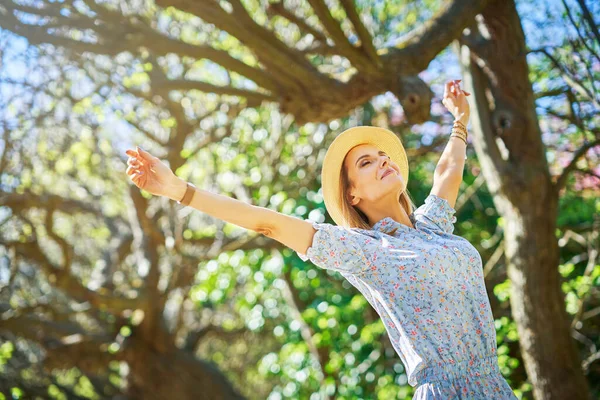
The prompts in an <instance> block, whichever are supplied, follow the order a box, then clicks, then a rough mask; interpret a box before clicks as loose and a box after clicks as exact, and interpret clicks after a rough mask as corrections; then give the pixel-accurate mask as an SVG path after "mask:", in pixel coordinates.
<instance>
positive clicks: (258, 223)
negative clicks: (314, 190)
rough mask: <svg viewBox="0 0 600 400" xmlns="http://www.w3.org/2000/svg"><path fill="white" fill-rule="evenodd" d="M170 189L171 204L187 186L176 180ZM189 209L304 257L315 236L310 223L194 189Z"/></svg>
mask: <svg viewBox="0 0 600 400" xmlns="http://www.w3.org/2000/svg"><path fill="white" fill-rule="evenodd" d="M169 186H170V189H168V190H167V191H166V194H165V195H166V196H167V197H169V198H170V199H171V200H175V201H179V200H181V198H182V197H183V195H184V194H185V190H186V186H187V182H186V181H184V180H183V179H181V178H177V179H175V180H174V181H173V183H171V184H170V185H169ZM189 207H192V208H195V209H196V210H198V211H202V212H204V213H206V214H209V215H211V216H213V217H215V218H218V219H220V220H223V221H227V222H229V223H232V224H235V225H237V226H241V227H242V228H246V229H250V230H253V231H255V232H258V233H260V234H263V235H265V236H268V237H270V238H272V239H275V240H277V241H278V242H280V243H282V244H284V245H285V246H287V247H289V248H291V249H292V250H294V251H297V252H298V253H301V254H306V252H307V250H308V248H309V247H310V245H311V244H312V241H313V236H314V234H315V232H316V229H315V228H313V225H312V222H310V221H305V220H302V219H300V218H296V217H293V216H290V215H285V214H282V213H279V212H277V211H275V210H271V209H268V208H264V207H258V206H254V205H252V204H248V203H245V202H243V201H240V200H236V199H233V198H231V197H228V196H224V195H221V194H217V193H212V192H209V191H206V190H202V189H198V188H195V189H194V196H193V197H192V201H191V202H190V205H189Z"/></svg>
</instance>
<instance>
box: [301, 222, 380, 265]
mask: <svg viewBox="0 0 600 400" xmlns="http://www.w3.org/2000/svg"><path fill="white" fill-rule="evenodd" d="M312 225H313V228H315V229H316V230H317V231H316V232H315V234H314V236H313V242H312V244H311V246H310V247H309V248H308V250H307V251H306V255H304V254H300V253H299V252H296V253H297V254H298V256H299V257H300V258H301V259H302V260H303V261H307V260H310V261H311V262H312V263H313V264H315V265H316V266H317V267H320V268H323V269H330V270H333V271H338V272H344V273H347V274H352V275H356V274H360V273H363V272H365V271H367V270H368V269H369V268H370V267H371V265H372V262H371V259H372V254H374V252H375V251H376V249H377V247H378V243H379V241H378V240H377V239H375V238H373V237H370V236H368V235H364V234H361V233H359V232H357V231H356V230H353V229H350V228H345V227H342V226H339V225H333V224H328V223H323V224H321V223H317V222H313V223H312Z"/></svg>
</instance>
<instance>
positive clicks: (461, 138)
mask: <svg viewBox="0 0 600 400" xmlns="http://www.w3.org/2000/svg"><path fill="white" fill-rule="evenodd" d="M450 137H451V138H452V137H457V138H459V139H460V140H462V141H463V142H465V144H467V141H466V140H465V139H464V138H463V137H461V136H458V135H450Z"/></svg>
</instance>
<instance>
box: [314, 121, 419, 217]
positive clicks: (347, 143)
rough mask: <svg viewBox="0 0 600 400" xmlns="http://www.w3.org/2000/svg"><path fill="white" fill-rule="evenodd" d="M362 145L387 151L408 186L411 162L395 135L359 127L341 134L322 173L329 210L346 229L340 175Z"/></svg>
mask: <svg viewBox="0 0 600 400" xmlns="http://www.w3.org/2000/svg"><path fill="white" fill-rule="evenodd" d="M360 144H372V145H374V146H376V147H377V148H379V150H382V151H385V152H386V153H387V155H388V156H389V157H390V158H391V160H392V161H393V162H394V163H395V164H396V165H398V167H399V168H400V173H401V174H402V178H403V179H404V183H405V185H406V184H408V159H407V157H406V151H405V150H404V146H403V145H402V142H401V141H400V139H399V138H398V136H396V134H395V133H393V132H391V131H389V130H387V129H384V128H379V127H375V126H357V127H354V128H350V129H347V130H345V131H344V132H342V133H340V134H339V135H338V136H337V137H336V138H335V139H334V141H333V142H332V143H331V145H330V146H329V148H328V149H327V153H326V154H325V160H324V161H323V169H322V170H321V184H322V187H323V197H324V200H325V207H326V208H327V212H328V213H329V215H331V218H332V219H333V220H334V221H335V223H336V224H337V225H340V226H344V225H345V224H344V218H343V216H342V215H343V214H342V206H341V204H342V199H341V196H340V175H341V173H342V167H343V161H344V158H345V157H346V154H348V152H349V151H350V150H351V149H352V148H353V147H355V146H358V145H360Z"/></svg>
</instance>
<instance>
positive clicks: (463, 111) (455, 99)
mask: <svg viewBox="0 0 600 400" xmlns="http://www.w3.org/2000/svg"><path fill="white" fill-rule="evenodd" d="M460 81H461V79H457V80H453V81H448V82H447V83H446V87H445V88H444V98H443V99H442V104H443V105H444V106H445V107H446V108H447V109H448V111H450V113H451V114H452V115H453V116H454V119H455V120H460V121H461V122H462V123H464V124H465V125H467V122H468V121H469V116H470V107H469V102H468V101H467V96H470V95H471V93H469V92H467V91H464V90H462V89H461V88H460Z"/></svg>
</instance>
